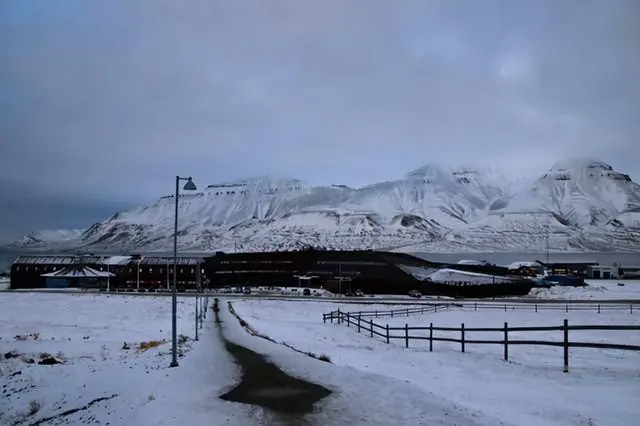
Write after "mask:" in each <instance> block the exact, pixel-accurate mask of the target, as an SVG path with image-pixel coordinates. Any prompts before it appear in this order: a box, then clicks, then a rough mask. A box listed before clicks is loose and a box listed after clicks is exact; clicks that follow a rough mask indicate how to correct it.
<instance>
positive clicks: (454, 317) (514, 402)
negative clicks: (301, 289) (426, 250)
mask: <svg viewBox="0 0 640 426" xmlns="http://www.w3.org/2000/svg"><path fill="white" fill-rule="evenodd" d="M233 306H234V308H235V310H236V312H237V313H238V314H239V315H240V316H241V317H242V318H243V319H244V320H245V321H247V323H249V324H250V325H251V326H252V327H253V328H254V329H256V330H257V331H258V332H260V333H263V334H266V335H268V336H270V337H272V338H274V339H275V340H277V341H281V342H286V343H288V344H290V345H292V346H294V347H296V348H297V349H300V350H303V351H309V352H312V353H315V354H318V355H320V354H324V355H327V356H328V357H329V358H330V359H331V361H332V362H333V363H334V364H335V365H340V366H349V367H352V368H355V369H358V370H361V371H366V372H370V373H374V374H379V375H384V376H387V377H393V378H396V379H400V380H403V381H406V382H409V383H412V384H415V385H417V386H418V387H420V388H422V389H424V390H426V391H429V392H433V393H434V394H435V395H438V396H439V397H443V398H445V399H446V400H449V401H451V402H452V403H455V404H458V405H461V406H463V407H466V408H468V409H470V410H477V411H480V412H482V413H484V414H485V415H487V416H490V417H494V418H497V419H500V420H502V421H503V422H506V423H507V424H517V425H539V424H545V425H567V424H569V425H572V424H575V425H580V424H583V425H586V424H596V425H632V424H636V420H637V410H636V409H635V404H636V403H637V401H638V400H639V398H640V387H639V386H638V385H637V383H638V379H639V378H640V354H639V353H636V352H631V351H612V350H600V349H592V348H571V349H570V360H569V365H570V372H569V374H564V373H563V372H562V361H563V359H562V349H561V348H554V347H540V346H510V347H509V355H510V360H509V361H508V362H505V361H503V360H502V351H503V347H502V345H467V347H466V353H461V351H460V344H459V343H448V342H434V352H429V350H428V342H427V341H410V347H409V348H408V349H406V348H405V347H404V340H395V341H392V342H391V344H386V343H385V342H384V341H383V340H382V339H380V338H371V337H369V333H368V332H364V330H363V332H361V333H358V332H357V331H356V330H355V329H354V327H353V326H351V327H347V326H345V325H338V324H330V323H326V324H324V323H323V322H322V314H323V313H326V312H330V311H332V310H335V309H337V306H336V304H335V303H321V302H302V301H300V302H288V301H271V300H269V301H261V300H243V301H240V300H236V301H234V302H233ZM404 307H405V306H402V307H401V308H404ZM340 309H341V310H344V311H358V310H372V307H371V305H361V306H356V305H348V306H344V307H340ZM373 309H375V308H373ZM382 309H383V310H388V309H393V307H392V306H389V305H386V306H385V307H384V308H382ZM565 318H567V319H568V320H569V324H640V312H638V313H637V314H629V313H623V312H606V313H601V314H597V312H595V311H594V312H585V311H577V312H571V311H570V312H569V313H565V312H564V311H563V310H558V311H547V310H545V311H540V312H537V313H536V312H532V311H522V310H515V311H508V312H506V313H505V312H504V311H478V312H476V311H473V309H462V310H448V311H444V312H438V313H430V314H425V315H422V316H420V315H419V316H409V317H394V318H379V319H378V320H375V321H377V323H380V324H381V325H384V324H386V323H389V325H390V326H392V325H393V326H402V327H404V325H405V323H406V324H409V326H426V327H428V326H429V323H430V322H433V323H434V326H436V325H438V326H451V327H460V324H461V323H463V322H464V323H465V326H467V327H502V326H503V325H504V322H505V321H507V322H508V323H509V324H510V325H511V326H541V325H561V324H562V321H563V320H564V319H565ZM396 333H397V334H399V335H404V331H397V332H396ZM412 333H417V332H412ZM444 333H445V332H438V334H436V335H440V336H442V337H445V334H444ZM449 333H450V334H451V333H453V335H452V336H451V337H455V338H459V333H456V332H449ZM531 333H534V332H522V333H516V332H512V333H510V337H511V338H513V339H516V338H517V339H527V340H529V339H535V340H547V339H550V340H556V341H562V332H535V333H536V334H535V336H534V337H532V336H531ZM478 334H479V333H472V332H468V333H467V335H466V338H468V339H472V338H473V339H476V338H477V339H491V340H501V339H502V334H500V333H482V335H478ZM426 335H428V331H426ZM492 335H493V336H492ZM569 339H570V341H591V342H601V341H604V342H611V343H615V342H618V343H627V344H640V332H635V331H624V332H618V331H570V333H569Z"/></svg>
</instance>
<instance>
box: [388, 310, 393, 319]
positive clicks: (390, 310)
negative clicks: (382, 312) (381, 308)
mask: <svg viewBox="0 0 640 426" xmlns="http://www.w3.org/2000/svg"><path fill="white" fill-rule="evenodd" d="M389 312H391V318H393V309H392V310H390V311H389Z"/></svg>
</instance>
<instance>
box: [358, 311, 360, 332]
mask: <svg viewBox="0 0 640 426" xmlns="http://www.w3.org/2000/svg"><path fill="white" fill-rule="evenodd" d="M358 333H360V314H358Z"/></svg>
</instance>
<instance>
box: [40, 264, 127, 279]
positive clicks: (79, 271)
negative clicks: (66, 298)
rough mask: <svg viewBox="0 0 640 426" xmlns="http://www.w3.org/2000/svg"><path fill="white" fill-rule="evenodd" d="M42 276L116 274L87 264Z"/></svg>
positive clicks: (109, 275) (88, 276) (92, 276)
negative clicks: (98, 269)
mask: <svg viewBox="0 0 640 426" xmlns="http://www.w3.org/2000/svg"><path fill="white" fill-rule="evenodd" d="M41 276H43V277H55V278H106V277H113V276H115V274H113V273H111V272H106V271H97V270H95V269H93V268H89V267H88V266H85V265H72V266H68V267H66V268H62V269H59V270H57V271H54V272H49V273H47V274H42V275H41Z"/></svg>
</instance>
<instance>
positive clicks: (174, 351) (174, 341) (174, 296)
mask: <svg viewBox="0 0 640 426" xmlns="http://www.w3.org/2000/svg"><path fill="white" fill-rule="evenodd" d="M181 180H183V181H186V183H185V184H184V187H183V188H182V189H184V190H185V191H195V190H196V189H197V188H196V185H195V184H194V183H193V180H192V179H191V177H188V178H183V177H180V176H176V195H175V197H176V200H175V201H176V206H175V215H174V222H173V289H172V292H171V364H169V367H177V366H178V324H177V322H178V318H177V317H178V315H177V314H178V287H177V284H178V202H179V200H178V198H179V196H180V181H181Z"/></svg>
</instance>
